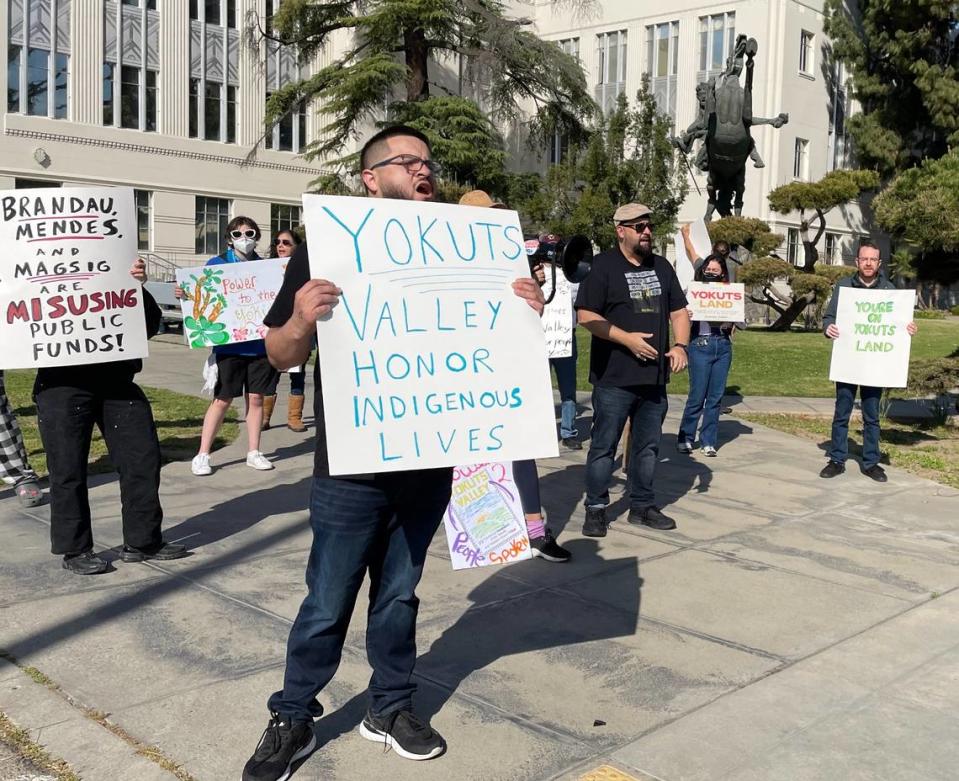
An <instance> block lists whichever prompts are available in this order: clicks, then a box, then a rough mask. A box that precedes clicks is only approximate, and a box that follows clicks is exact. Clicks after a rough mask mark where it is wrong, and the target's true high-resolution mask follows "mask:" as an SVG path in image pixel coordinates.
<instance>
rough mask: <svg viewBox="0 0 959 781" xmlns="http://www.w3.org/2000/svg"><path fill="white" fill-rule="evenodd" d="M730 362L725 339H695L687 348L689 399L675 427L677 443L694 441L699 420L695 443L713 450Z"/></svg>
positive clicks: (712, 336) (731, 360)
mask: <svg viewBox="0 0 959 781" xmlns="http://www.w3.org/2000/svg"><path fill="white" fill-rule="evenodd" d="M732 362H733V347H732V343H731V342H730V340H729V337H728V336H719V335H715V334H714V335H711V336H697V337H696V338H695V339H693V341H692V342H691V343H690V345H689V396H688V397H687V399H686V410H685V411H684V412H683V421H682V423H680V424H679V434H677V435H676V438H677V439H678V440H679V441H680V442H689V443H690V444H692V443H693V442H695V441H696V426H697V424H698V423H699V416H700V414H702V416H703V425H702V429H701V430H700V432H699V441H700V445H701V446H702V447H706V446H709V447H716V441H717V434H718V431H719V410H720V409H721V408H722V402H723V393H724V392H725V390H726V378H727V377H728V376H729V367H730V365H731V364H732Z"/></svg>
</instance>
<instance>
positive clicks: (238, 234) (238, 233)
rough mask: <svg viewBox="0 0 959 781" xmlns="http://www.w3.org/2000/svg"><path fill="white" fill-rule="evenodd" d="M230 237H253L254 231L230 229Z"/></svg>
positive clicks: (254, 235) (254, 236)
mask: <svg viewBox="0 0 959 781" xmlns="http://www.w3.org/2000/svg"><path fill="white" fill-rule="evenodd" d="M230 238H231V239H242V238H247V239H255V238H256V231H255V230H245V231H230Z"/></svg>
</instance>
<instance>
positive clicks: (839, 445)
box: [829, 382, 882, 469]
mask: <svg viewBox="0 0 959 781" xmlns="http://www.w3.org/2000/svg"><path fill="white" fill-rule="evenodd" d="M856 388H857V386H856V385H851V384H849V383H848V382H837V383H836V411H835V412H834V413H833V416H832V444H831V445H830V447H829V458H830V459H831V460H833V461H836V462H838V463H840V464H844V463H846V456H847V455H848V454H849V416H850V415H852V410H853V407H854V406H855V404H856ZM858 388H859V397H860V399H862V468H863V469H869V468H870V467H873V466H875V465H876V464H878V463H879V400H880V399H881V398H882V388H872V387H870V386H868V385H860V386H858Z"/></svg>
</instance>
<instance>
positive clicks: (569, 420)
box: [549, 329, 579, 439]
mask: <svg viewBox="0 0 959 781" xmlns="http://www.w3.org/2000/svg"><path fill="white" fill-rule="evenodd" d="M549 363H550V366H552V367H553V371H555V372H556V384H557V385H558V386H559V399H560V406H559V415H560V422H559V436H560V439H572V438H574V437H575V436H576V435H577V434H579V432H578V431H577V430H576V331H575V329H574V331H573V354H572V355H571V356H570V357H569V358H550V359H549Z"/></svg>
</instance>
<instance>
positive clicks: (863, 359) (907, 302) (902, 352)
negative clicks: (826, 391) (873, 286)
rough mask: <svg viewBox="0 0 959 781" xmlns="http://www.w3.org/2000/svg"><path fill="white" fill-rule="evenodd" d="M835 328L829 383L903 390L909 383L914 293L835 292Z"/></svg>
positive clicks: (858, 289) (896, 291)
mask: <svg viewBox="0 0 959 781" xmlns="http://www.w3.org/2000/svg"><path fill="white" fill-rule="evenodd" d="M837 295H838V296H839V301H838V304H837V307H836V328H838V329H839V336H838V337H837V338H836V339H834V340H833V343H832V360H831V361H830V364H829V379H830V380H832V381H833V382H849V383H852V384H854V385H869V386H872V387H874V388H905V387H906V385H907V382H908V379H909V350H910V348H911V347H912V337H911V336H909V334H908V333H907V332H906V326H907V325H908V324H909V323H910V322H912V315H913V309H914V307H915V304H916V291H915V290H868V289H863V288H855V287H841V288H839V290H838V291H837Z"/></svg>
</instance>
